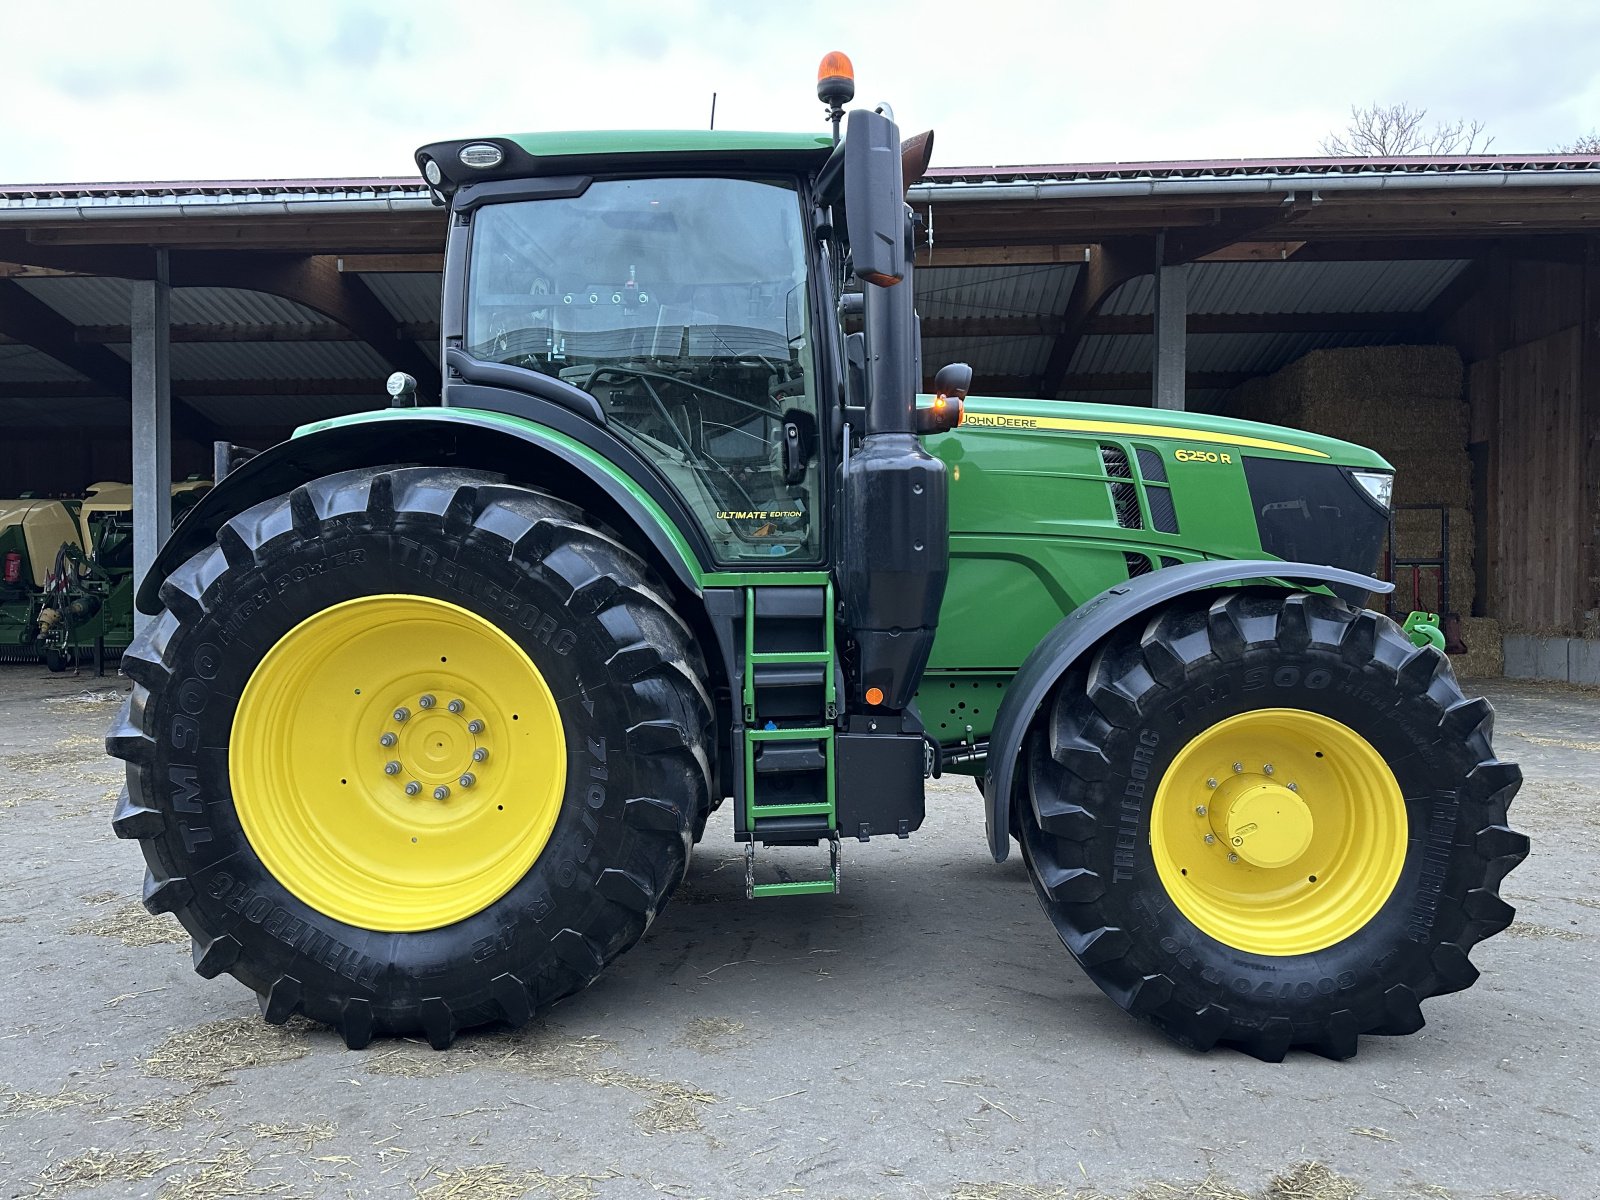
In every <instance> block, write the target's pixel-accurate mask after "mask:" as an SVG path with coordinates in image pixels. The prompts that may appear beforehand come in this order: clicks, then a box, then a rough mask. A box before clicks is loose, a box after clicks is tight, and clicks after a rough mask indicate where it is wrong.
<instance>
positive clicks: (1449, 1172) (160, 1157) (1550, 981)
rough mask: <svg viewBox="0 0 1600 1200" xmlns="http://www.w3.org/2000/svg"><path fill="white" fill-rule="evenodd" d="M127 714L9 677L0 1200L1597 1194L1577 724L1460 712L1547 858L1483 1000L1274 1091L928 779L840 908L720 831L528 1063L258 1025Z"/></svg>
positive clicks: (1288, 1079) (72, 681)
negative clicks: (205, 935)
mask: <svg viewBox="0 0 1600 1200" xmlns="http://www.w3.org/2000/svg"><path fill="white" fill-rule="evenodd" d="M126 687H127V684H126V681H124V680H121V679H118V678H116V677H114V676H113V677H107V678H104V679H95V678H94V677H92V676H91V675H89V674H87V673H85V674H84V675H82V676H78V677H73V676H70V675H68V676H51V675H48V674H47V673H46V672H44V670H43V669H42V668H36V667H4V668H0V781H3V786H0V845H3V847H4V860H3V865H0V1018H3V1020H0V1181H3V1185H4V1186H3V1187H0V1195H4V1196H16V1197H24V1196H26V1197H32V1196H45V1197H55V1196H69V1197H75V1198H77V1197H81V1198H84V1200H89V1198H92V1197H102V1196H104V1197H110V1196H125V1195H149V1196H159V1197H163V1198H184V1200H202V1198H214V1197H230V1196H255V1195H263V1196H278V1195H281V1196H344V1195H346V1194H349V1195H353V1196H364V1195H398V1196H412V1195H417V1194H420V1195H422V1196H424V1197H428V1198H429V1200H434V1198H438V1197H462V1198H474V1200H475V1198H478V1197H487V1198H490V1200H499V1198H509V1197H516V1196H523V1195H527V1196H531V1197H535V1198H558V1200H587V1198H589V1197H593V1198H595V1200H622V1198H628V1197H655V1196H663V1197H699V1196H707V1197H779V1196H785V1197H787V1196H793V1197H818V1198H824V1197H827V1198H832V1197H873V1196H883V1197H924V1196H926V1197H935V1198H939V1200H1043V1198H1049V1197H1060V1198H1087V1197H1095V1198H1100V1197H1107V1198H1115V1200H1123V1198H1128V1197H1135V1196H1137V1197H1141V1198H1145V1197H1148V1198H1149V1200H1182V1198H1185V1197H1206V1198H1211V1200H1246V1198H1249V1200H1254V1198H1256V1197H1270V1198H1272V1200H1351V1198H1353V1197H1357V1196H1361V1197H1404V1198H1416V1200H1486V1198H1488V1197H1504V1198H1507V1200H1509V1198H1512V1197H1515V1198H1517V1200H1532V1198H1535V1197H1538V1198H1555V1200H1590V1198H1592V1197H1594V1196H1596V1195H1600V1183H1597V1182H1596V1180H1597V1179H1600V1159H1597V1157H1596V1153H1595V1144H1594V1143H1595V1139H1596V1133H1595V1130H1594V1114H1595V1112H1596V1111H1597V1109H1600V1047H1597V1038H1596V1033H1597V1029H1600V1019H1597V1018H1596V1016H1595V1014H1594V1004H1595V1000H1594V996H1595V992H1596V986H1597V984H1600V971H1597V969H1596V961H1595V959H1596V949H1597V947H1600V848H1597V842H1600V806H1597V804H1596V798H1595V789H1596V785H1597V784H1600V694H1597V693H1593V692H1582V691H1578V690H1575V689H1568V688H1558V687H1556V686H1553V685H1551V686H1540V685H1529V684H1520V683H1508V682H1503V681H1491V682H1489V683H1488V684H1487V685H1486V686H1485V687H1484V689H1483V690H1484V691H1486V692H1487V694H1488V695H1489V696H1490V698H1491V699H1492V700H1493V701H1494V703H1495V705H1496V708H1497V709H1498V712H1499V721H1498V734H1497V738H1496V747H1497V749H1498V750H1499V752H1500V753H1501V755H1502V756H1504V757H1507V758H1515V759H1517V760H1519V761H1520V762H1521V763H1522V764H1523V769H1524V771H1525V773H1526V775H1527V782H1526V783H1525V784H1524V787H1523V790H1522V793H1521V796H1520V797H1519V799H1518V800H1517V802H1516V804H1515V805H1514V806H1513V808H1512V821H1513V824H1514V825H1516V826H1518V827H1519V828H1521V829H1523V830H1525V831H1526V832H1528V833H1529V834H1530V835H1532V837H1533V838H1534V849H1533V853H1532V855H1531V856H1530V857H1529V859H1528V861H1527V862H1526V863H1525V864H1524V865H1523V866H1522V867H1521V868H1519V869H1518V870H1517V871H1516V872H1515V873H1514V874H1513V875H1512V876H1511V877H1510V878H1509V879H1508V880H1507V882H1506V885H1505V889H1504V890H1505V893H1506V895H1507V897H1508V899H1510V900H1511V902H1512V903H1513V904H1515V905H1516V906H1517V909H1518V917H1517V922H1516V924H1515V925H1513V926H1512V927H1511V929H1510V930H1509V931H1508V932H1507V933H1506V934H1504V935H1502V936H1500V937H1497V938H1494V939H1493V940H1491V941H1490V942H1488V943H1486V944H1485V945H1483V946H1482V947H1480V948H1479V949H1478V950H1477V951H1476V952H1475V955H1474V958H1475V961H1476V963H1477V965H1478V966H1479V967H1480V968H1481V969H1482V970H1483V972H1484V976H1483V979H1482V980H1481V982H1480V983H1479V984H1478V985H1477V986H1476V987H1474V988H1472V989H1470V990H1469V991H1466V992H1464V993H1460V994H1457V995H1453V996H1448V997H1443V998H1440V999H1436V1000H1434V1001H1431V1002H1430V1003H1429V1004H1428V1005H1427V1007H1426V1009H1425V1011H1426V1013H1427V1016H1428V1026H1427V1028H1426V1029H1425V1030H1423V1031H1422V1032H1421V1033H1420V1034H1417V1035H1415V1036H1412V1037H1408V1038H1395V1039H1380V1038H1368V1039H1364V1040H1363V1043H1362V1048H1361V1053H1360V1055H1359V1056H1358V1057H1357V1058H1356V1059H1354V1060H1352V1061H1350V1062H1347V1063H1334V1062H1329V1061H1325V1060H1323V1059H1320V1058H1317V1057H1314V1056H1311V1055H1308V1054H1301V1053H1295V1054H1292V1055H1291V1056H1290V1058H1289V1059H1288V1061H1287V1062H1285V1063H1283V1064H1282V1065H1278V1066H1271V1065H1266V1064H1262V1063H1259V1062H1257V1061H1255V1060H1254V1059H1251V1058H1247V1057H1245V1056H1244V1055H1242V1054H1238V1053H1234V1052H1231V1051H1220V1052H1217V1053H1214V1054H1211V1055H1205V1056H1201V1055H1195V1054H1191V1053H1188V1052H1186V1051H1183V1050H1180V1049H1177V1048H1176V1047H1174V1046H1172V1045H1169V1044H1168V1043H1167V1042H1165V1041H1164V1040H1162V1039H1161V1038H1160V1037H1159V1036H1158V1035H1156V1034H1154V1033H1152V1032H1150V1031H1149V1030H1147V1029H1146V1028H1144V1027H1143V1026H1141V1025H1139V1024H1136V1023H1135V1022H1134V1021H1132V1020H1130V1019H1129V1018H1128V1017H1126V1016H1124V1015H1123V1014H1122V1013H1121V1012H1119V1011H1118V1010H1117V1009H1116V1007H1115V1006H1114V1005H1112V1004H1111V1003H1110V1002H1109V1001H1107V1000H1105V999H1104V998H1103V997H1101V995H1100V994H1099V993H1098V991H1096V990H1095V989H1094V987H1093V986H1092V985H1090V984H1089V983H1088V982H1087V981H1086V979H1085V978H1084V977H1083V976H1082V975H1081V974H1080V973H1079V971H1078V970H1077V968H1076V967H1075V966H1074V965H1073V963H1072V961H1071V959H1070V958H1069V957H1068V955H1067V953H1066V951H1065V950H1064V949H1063V948H1062V947H1061V945H1060V944H1059V942H1058V941H1057V940H1056V938H1055V935H1054V934H1053V933H1052V932H1051V930H1050V928H1049V926H1048V924H1047V923H1046V922H1045V920H1044V919H1043V917H1042V916H1041V915H1040V913H1039V911H1038V908H1037V906H1036V904H1035V902H1034V899H1033V895H1032V892H1031V889H1030V888H1029V887H1028V884H1027V880H1026V877H1025V875H1024V872H1023V868H1022V866H1021V863H1020V862H1019V861H1018V860H1017V858H1016V857H1015V856H1013V858H1012V860H1011V861H1009V862H1007V863H1006V864H1005V865H1004V866H999V867H997V866H995V865H994V864H993V863H992V862H990V861H989V859H988V856H987V854H986V852H985V849H984V844H983V829H982V814H981V810H980V808H979V806H978V796H977V793H976V791H975V789H974V788H973V786H972V784H971V783H970V782H969V781H965V780H960V779H948V778H947V779H946V780H944V781H941V782H939V783H937V784H934V785H933V786H932V794H931V795H930V802H929V818H928V822H927V825H926V826H925V827H924V829H923V830H922V832H921V833H920V834H918V835H917V836H915V837H914V838H913V839H911V840H910V841H906V842H898V841H894V840H892V839H891V840H887V841H884V840H881V839H880V840H875V841H874V842H872V843H871V844H870V845H857V844H855V843H849V844H847V846H846V849H845V867H844V888H845V890H844V892H843V894H841V895H840V896H838V897H831V898H830V897H794V898H789V899H776V900H763V901H758V902H754V903H750V902H746V901H745V900H744V899H743V870H742V860H741V859H740V858H739V856H738V855H737V854H736V848H735V846H734V844H733V842H732V840H731V838H730V837H729V836H728V832H727V823H728V818H727V816H726V813H722V814H718V815H717V816H716V817H714V818H713V821H712V827H711V829H710V830H709V831H708V834H707V838H706V842H705V844H704V845H703V846H702V847H701V848H700V850H699V852H698V853H697V855H696V858H695V861H694V864H693V866H692V867H691V869H690V875H689V878H688V880H687V881H686V883H685V885H684V886H683V888H682V889H681V890H680V892H679V893H678V897H677V898H676V900H675V901H674V903H673V904H672V905H671V906H670V907H669V908H668V909H667V911H666V912H665V913H664V914H663V916H662V917H661V918H660V919H659V920H658V921H657V922H656V924H655V925H654V926H653V927H652V929H651V931H650V933H649V934H648V935H647V936H646V938H645V940H644V942H643V943H642V944H641V945H640V946H638V947H637V948H635V949H634V950H633V951H632V952H630V953H629V954H627V955H625V956H624V957H623V958H622V959H620V960H619V961H618V962H617V963H616V964H615V965H614V966H613V967H612V968H611V970H610V971H609V972H608V973H607V974H606V975H605V976H603V977H602V979H601V981H600V982H599V983H598V984H596V985H595V987H593V988H592V989H590V990H589V991H588V992H586V993H584V994H582V995H580V996H577V997H574V998H572V999H570V1000H568V1001H566V1002H564V1003H563V1004H561V1005H559V1006H558V1007H557V1008H555V1009H554V1010H553V1011H551V1012H548V1013H546V1014H544V1016H543V1018H542V1019H540V1020H537V1021H536V1022H535V1023H534V1024H533V1025H531V1026H530V1027H529V1028H528V1029H526V1030H524V1031H522V1032H520V1033H517V1034H504V1033H501V1034H495V1033H485V1034H475V1035H469V1036H466V1037H463V1038H462V1039H460V1040H459V1041H458V1042H457V1044H456V1046H455V1047H454V1048H453V1049H452V1050H450V1051H448V1052H445V1053H442V1054H441V1053H435V1052H433V1051H432V1050H430V1049H428V1047H427V1046H426V1045H424V1044H419V1043H412V1042H409V1041H400V1042H394V1041H391V1042H387V1043H385V1042H379V1043H376V1044H374V1045H373V1046H372V1047H371V1048H370V1049H369V1050H366V1051H362V1052H356V1053H352V1052H349V1051H347V1050H345V1048H344V1045H343V1043H342V1042H341V1041H340V1040H339V1039H338V1037H337V1036H335V1035H333V1034H332V1033H329V1032H328V1031H326V1030H323V1029H321V1028H316V1027H312V1026H308V1025H305V1024H295V1023H292V1024H291V1025H290V1026H289V1027H287V1028H286V1029H277V1028H274V1027H271V1026H268V1025H265V1024H263V1023H262V1022H261V1021H260V1019H259V1017H258V1016H257V1009H256V1003H255V998H254V997H253V996H252V995H250V994H249V993H247V992H246V991H245V990H244V989H243V988H242V987H241V986H239V985H238V984H236V983H235V982H234V981H233V980H232V979H231V978H228V977H223V978H221V979H218V980H214V981H210V982H207V981H205V980H202V979H200V978H198V977H197V976H195V975H194V974H193V972H192V970H191V969H190V964H189V943H188V937H187V936H186V935H185V934H184V933H183V931H182V930H181V929H180V928H179V927H178V926H177V924H176V923H175V922H174V921H172V919H171V918H169V917H160V918H154V917H149V916H147V915H145V913H144V911H143V909H142V908H141V907H140V906H139V904H138V901H137V895H138V891H139V884H140V879H141V876H142V871H143V866H142V862H141V860H140V857H139V853H138V850H137V849H136V847H134V846H133V845H132V844H130V843H123V842H119V841H117V840H116V839H115V838H114V837H113V836H112V834H111V830H110V826H109V817H110V812H111V806H112V802H113V800H114V798H115V796H116V792H117V790H118V788H119V786H120V777H121V770H120V764H118V763H114V762H113V761H112V760H110V759H108V758H106V757H105V756H104V754H103V752H102V747H101V738H102V735H103V733H104V730H105V728H106V726H107V724H108V723H109V722H110V720H111V718H112V716H113V714H114V713H115V711H116V706H117V704H118V703H120V701H121V698H122V696H123V694H124V692H125V690H126ZM820 857H821V856H820V855H819V856H818V858H819V859H820ZM808 865H809V863H808ZM1585 1114H1587V1115H1585Z"/></svg>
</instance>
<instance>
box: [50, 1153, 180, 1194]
mask: <svg viewBox="0 0 1600 1200" xmlns="http://www.w3.org/2000/svg"><path fill="white" fill-rule="evenodd" d="M172 1162H173V1160H172V1159H169V1158H167V1157H166V1156H165V1155H163V1154H161V1153H160V1152H158V1151H155V1150H98V1149H94V1150H85V1151H84V1152H83V1153H82V1154H74V1155H73V1156H72V1157H71V1158H62V1159H57V1160H56V1161H55V1162H53V1163H51V1164H50V1165H49V1166H48V1167H46V1168H45V1169H44V1172H43V1173H42V1174H41V1175H40V1176H39V1178H38V1179H37V1180H35V1181H34V1186H35V1188H36V1189H37V1192H38V1194H39V1195H41V1196H59V1195H61V1194H62V1193H63V1192H67V1191H71V1190H73V1189H74V1188H85V1187H94V1186H96V1185H98V1184H102V1183H138V1182H139V1181H140V1180H143V1179H149V1178H150V1177H151V1176H152V1175H154V1174H156V1172H158V1171H164V1170H165V1169H166V1168H168V1167H170V1166H171V1165H172Z"/></svg>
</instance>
